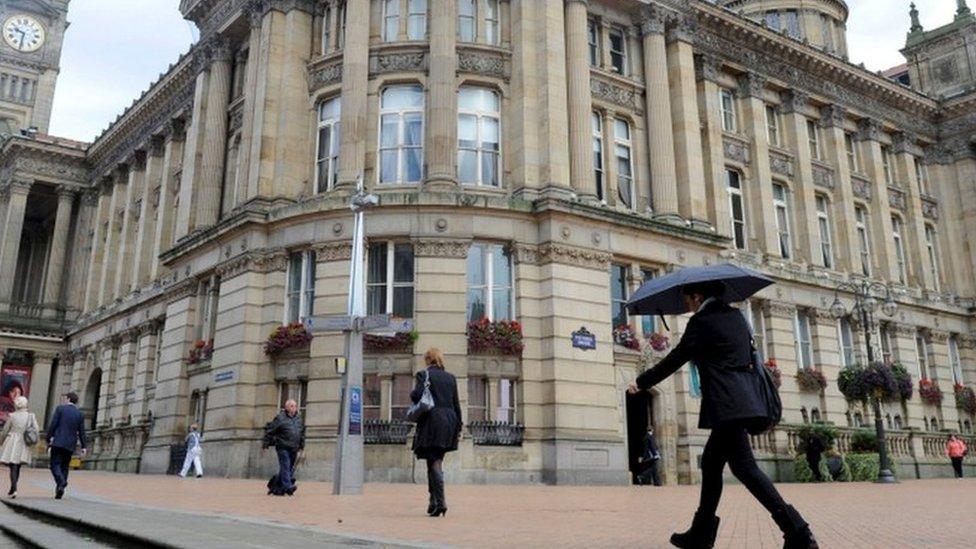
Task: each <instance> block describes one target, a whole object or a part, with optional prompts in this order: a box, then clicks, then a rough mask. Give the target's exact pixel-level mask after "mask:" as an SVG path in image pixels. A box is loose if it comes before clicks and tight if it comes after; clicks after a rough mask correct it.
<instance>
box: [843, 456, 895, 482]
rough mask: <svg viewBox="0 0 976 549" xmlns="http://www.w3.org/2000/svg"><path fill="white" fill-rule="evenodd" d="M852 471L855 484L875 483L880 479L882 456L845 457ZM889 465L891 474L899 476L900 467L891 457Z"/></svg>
mask: <svg viewBox="0 0 976 549" xmlns="http://www.w3.org/2000/svg"><path fill="white" fill-rule="evenodd" d="M844 459H845V460H846V461H847V465H848V467H850V471H851V480H852V481H854V482H863V481H873V480H875V479H877V478H878V469H879V468H880V465H879V461H880V459H881V458H880V456H879V455H878V454H847V455H846V456H844ZM888 464H889V466H890V467H891V472H892V473H894V475H895V476H896V477H897V476H898V467H897V465H896V464H895V462H894V461H893V460H892V459H891V458H890V457H889V458H888Z"/></svg>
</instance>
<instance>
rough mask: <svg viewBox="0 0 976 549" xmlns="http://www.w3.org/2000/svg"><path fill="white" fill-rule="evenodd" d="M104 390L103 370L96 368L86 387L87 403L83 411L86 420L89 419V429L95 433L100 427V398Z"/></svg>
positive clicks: (85, 402)
mask: <svg viewBox="0 0 976 549" xmlns="http://www.w3.org/2000/svg"><path fill="white" fill-rule="evenodd" d="M101 390H102V370H101V368H96V369H95V371H94V372H92V373H91V376H89V377H88V384H87V385H85V401H84V406H83V407H82V411H83V412H84V413H85V418H86V419H89V420H90V421H89V426H88V429H89V430H92V431H94V430H95V427H96V426H97V425H98V397H99V393H100V392H101Z"/></svg>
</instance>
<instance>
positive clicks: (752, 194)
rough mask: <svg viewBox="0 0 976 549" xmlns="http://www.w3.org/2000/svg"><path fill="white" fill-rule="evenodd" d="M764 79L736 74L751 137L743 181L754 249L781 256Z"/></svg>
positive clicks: (751, 74)
mask: <svg viewBox="0 0 976 549" xmlns="http://www.w3.org/2000/svg"><path fill="white" fill-rule="evenodd" d="M765 86H766V80H765V79H764V78H763V77H761V76H759V75H758V74H755V73H746V74H743V75H742V76H741V77H740V78H739V97H740V98H741V101H742V106H743V107H744V108H743V115H744V118H745V120H743V129H744V130H745V131H746V133H747V134H748V135H749V137H750V140H749V142H750V143H749V144H750V147H749V149H750V152H751V157H750V166H751V168H752V171H751V174H752V178H751V179H750V180H749V181H748V182H747V183H746V189H745V191H746V196H747V197H748V209H747V211H749V212H751V215H750V216H749V218H748V222H749V224H750V225H752V227H751V230H750V231H749V232H750V234H751V235H752V236H753V237H754V238H755V239H756V241H757V242H756V244H757V246H756V247H755V248H754V249H757V250H758V251H762V252H763V253H765V254H767V255H770V256H773V257H779V256H780V251H781V250H780V247H779V233H778V232H777V230H776V212H775V211H774V210H773V172H772V169H770V166H769V137H768V135H767V134H766V103H764V102H763V99H762V97H763V90H764V89H765Z"/></svg>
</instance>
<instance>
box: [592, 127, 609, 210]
mask: <svg viewBox="0 0 976 549" xmlns="http://www.w3.org/2000/svg"><path fill="white" fill-rule="evenodd" d="M604 126H605V124H604V123H603V116H602V115H601V114H600V113H599V112H597V111H592V112H591V118H590V127H591V130H592V132H593V135H592V149H593V180H594V181H593V183H594V184H595V185H596V197H597V199H598V200H599V201H600V202H603V203H604V204H605V203H606V201H607V192H606V186H607V169H606V156H607V154H606V151H605V150H604V145H605V143H606V139H604Z"/></svg>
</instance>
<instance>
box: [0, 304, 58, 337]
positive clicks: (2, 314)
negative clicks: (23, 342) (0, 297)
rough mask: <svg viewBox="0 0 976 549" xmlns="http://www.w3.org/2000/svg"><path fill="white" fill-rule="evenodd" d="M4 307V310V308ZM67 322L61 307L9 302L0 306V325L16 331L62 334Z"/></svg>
mask: <svg viewBox="0 0 976 549" xmlns="http://www.w3.org/2000/svg"><path fill="white" fill-rule="evenodd" d="M4 309H5V310H4ZM66 323H67V319H66V313H65V311H64V310H63V309H59V308H55V307H50V306H45V305H42V304H40V303H23V302H20V303H11V304H9V305H8V306H7V307H5V308H4V307H3V306H0V327H3V328H9V329H13V330H18V331H28V332H45V333H53V334H59V335H60V334H62V333H63V332H64V331H65V325H66Z"/></svg>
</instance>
